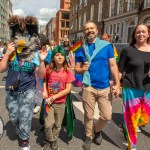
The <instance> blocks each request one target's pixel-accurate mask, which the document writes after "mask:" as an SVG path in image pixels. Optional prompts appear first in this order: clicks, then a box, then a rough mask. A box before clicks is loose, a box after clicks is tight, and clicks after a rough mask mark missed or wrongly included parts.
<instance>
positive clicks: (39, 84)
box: [33, 34, 52, 114]
mask: <svg viewBox="0 0 150 150" xmlns="http://www.w3.org/2000/svg"><path fill="white" fill-rule="evenodd" d="M40 41H41V46H44V47H45V49H46V51H47V56H46V58H45V60H44V62H45V66H46V65H48V64H49V63H50V60H51V55H52V51H51V49H50V43H49V39H48V38H47V37H46V35H45V34H42V36H41V35H40ZM35 77H36V94H35V108H34V110H33V113H34V114H36V113H38V112H39V111H40V110H41V106H42V100H43V97H42V93H43V79H41V78H40V77H39V76H38V75H37V74H36V73H35Z"/></svg>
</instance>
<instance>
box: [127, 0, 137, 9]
mask: <svg viewBox="0 0 150 150" xmlns="http://www.w3.org/2000/svg"><path fill="white" fill-rule="evenodd" d="M135 4H136V0H128V11H131V10H134V9H136V5H135Z"/></svg>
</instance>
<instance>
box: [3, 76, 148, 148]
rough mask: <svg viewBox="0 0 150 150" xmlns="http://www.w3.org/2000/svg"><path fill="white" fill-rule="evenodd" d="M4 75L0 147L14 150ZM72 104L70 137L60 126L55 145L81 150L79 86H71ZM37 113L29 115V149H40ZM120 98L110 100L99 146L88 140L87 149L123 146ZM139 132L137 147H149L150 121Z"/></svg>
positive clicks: (81, 129)
mask: <svg viewBox="0 0 150 150" xmlns="http://www.w3.org/2000/svg"><path fill="white" fill-rule="evenodd" d="M4 75H5V74H0V96H1V100H0V117H1V118H2V119H3V122H4V128H3V129H4V132H3V136H2V138H1V139H0V150H18V149H19V147H18V141H17V135H16V133H15V128H14V127H13V125H12V124H11V122H10V121H9V116H8V112H7V110H6V108H5V90H4V88H5V81H2V78H3V76H4ZM72 99H73V106H74V111H75V115H76V129H75V134H74V137H73V138H72V139H69V138H68V137H67V134H66V129H65V127H62V129H61V132H60V136H59V138H60V140H59V147H60V150H82V144H83V141H84V136H85V134H84V124H83V113H84V111H83V107H82V101H81V88H79V87H73V88H72ZM98 116H99V112H98V108H97V106H96V108H95V115H94V121H96V119H97V118H98ZM38 118H39V113H38V114H34V115H33V120H32V129H31V134H30V147H31V150H41V149H42V146H43V141H44V140H45V136H44V133H43V132H42V131H41V128H42V125H40V123H39V119H38ZM122 122H123V120H122V101H121V98H114V100H113V115H112V120H111V121H110V122H108V124H107V125H106V126H105V127H104V129H103V132H102V136H103V142H102V144H101V145H100V146H97V145H95V144H94V143H92V148H91V150H120V149H126V145H127V143H126V141H125V139H124V136H123V133H122V129H121V124H122ZM141 131H142V132H141V133H138V144H137V150H141V149H142V150H149V149H150V142H149V141H150V140H149V137H150V123H149V124H148V125H146V126H145V127H142V128H141Z"/></svg>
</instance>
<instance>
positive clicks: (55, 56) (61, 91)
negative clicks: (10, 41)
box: [43, 46, 75, 150]
mask: <svg viewBox="0 0 150 150" xmlns="http://www.w3.org/2000/svg"><path fill="white" fill-rule="evenodd" d="M74 80H75V77H74V74H73V72H72V70H71V69H70V68H69V66H68V63H67V59H66V51H65V50H64V49H63V47H62V46H56V47H55V48H54V49H53V51H52V59H51V62H50V64H49V65H48V66H47V69H46V71H45V77H44V81H45V82H44V89H43V97H44V98H46V99H47V101H46V104H45V107H46V108H45V110H46V112H45V118H44V122H45V123H44V126H45V135H46V141H47V142H46V144H45V145H44V147H43V150H48V149H52V150H58V149H59V148H58V136H59V132H60V129H61V124H62V121H63V117H64V112H65V103H66V96H67V94H68V93H70V92H71V86H72V82H73V81H74Z"/></svg>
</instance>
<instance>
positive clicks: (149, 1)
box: [145, 0, 150, 8]
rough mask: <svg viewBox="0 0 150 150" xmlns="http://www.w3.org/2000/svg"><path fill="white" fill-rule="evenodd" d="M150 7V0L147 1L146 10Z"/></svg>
mask: <svg viewBox="0 0 150 150" xmlns="http://www.w3.org/2000/svg"><path fill="white" fill-rule="evenodd" d="M148 7H150V0H145V8H148Z"/></svg>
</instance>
